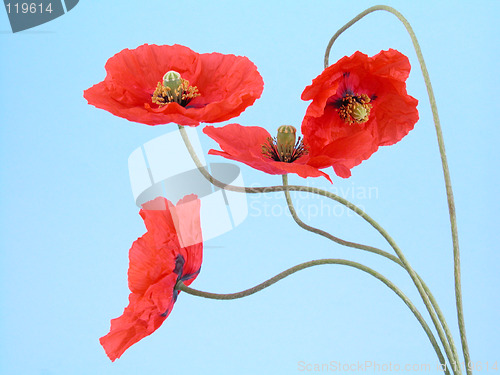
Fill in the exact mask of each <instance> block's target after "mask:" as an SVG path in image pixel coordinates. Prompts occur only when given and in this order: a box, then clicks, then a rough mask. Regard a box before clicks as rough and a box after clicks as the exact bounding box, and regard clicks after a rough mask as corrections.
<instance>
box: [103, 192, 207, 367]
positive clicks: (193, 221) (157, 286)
mask: <svg viewBox="0 0 500 375" xmlns="http://www.w3.org/2000/svg"><path fill="white" fill-rule="evenodd" d="M139 213H140V215H141V216H142V218H143V219H144V223H145V225H146V229H147V232H146V233H145V234H144V235H143V236H142V237H140V238H138V239H137V240H136V241H135V242H134V243H133V244H132V247H131V248H130V252H129V261H130V263H129V269H128V285H129V289H130V291H131V293H130V296H129V305H128V306H127V307H126V308H125V310H124V312H123V315H122V316H120V317H118V318H116V319H113V320H111V329H110V332H109V333H108V334H107V335H106V336H104V337H101V339H100V340H99V341H100V342H101V345H102V346H103V347H104V350H105V351H106V354H107V355H108V357H109V358H110V359H111V360H112V361H114V360H115V359H117V358H119V357H120V356H121V355H122V354H123V352H124V351H125V350H126V349H127V348H129V347H130V346H131V345H133V344H135V343H136V342H138V341H139V340H141V339H142V338H144V337H146V336H148V335H150V334H151V333H153V332H154V331H155V330H156V329H158V327H160V325H161V324H162V323H163V321H164V320H165V319H167V317H168V315H169V314H170V312H171V311H172V307H173V306H174V303H175V301H176V299H177V295H178V293H179V291H178V290H174V286H175V284H176V283H177V281H179V280H182V281H183V282H184V283H185V284H186V285H189V284H191V283H192V282H193V280H194V279H195V278H196V276H198V273H199V272H200V267H201V260H202V252H203V244H202V238H201V227H200V201H199V199H197V198H196V196H195V195H188V196H186V197H184V198H183V199H181V200H180V201H179V202H178V203H177V205H176V206H174V205H173V204H172V203H171V202H169V201H168V200H166V199H165V198H161V197H159V198H156V199H154V200H152V201H150V202H148V203H146V204H145V205H143V209H141V211H140V212H139Z"/></svg>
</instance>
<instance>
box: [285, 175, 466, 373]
mask: <svg viewBox="0 0 500 375" xmlns="http://www.w3.org/2000/svg"><path fill="white" fill-rule="evenodd" d="M283 186H284V187H289V185H288V175H283ZM329 194H331V196H330V198H331V199H333V200H335V201H340V200H344V199H343V198H340V197H338V196H335V194H333V193H328V192H324V191H323V194H320V195H323V196H325V197H328V195H329ZM285 198H286V202H287V205H288V209H289V211H290V214H291V215H292V217H293V219H294V220H295V222H296V223H297V224H298V225H299V226H300V227H301V228H303V229H305V230H307V231H310V232H313V233H316V234H319V235H320V236H323V237H325V238H328V239H330V240H332V241H334V242H337V243H340V244H343V243H342V242H347V241H344V240H340V241H342V242H340V241H339V239H338V238H337V237H335V236H332V235H331V234H330V233H328V232H326V231H323V230H321V229H318V228H314V227H312V226H310V225H307V224H306V223H304V222H303V221H302V220H300V218H299V216H298V215H297V212H296V211H295V207H294V205H293V202H292V198H291V196H290V192H289V191H288V189H287V190H285ZM346 203H349V205H347V204H346V206H347V207H348V208H350V209H351V210H353V211H354V212H356V213H357V214H358V215H360V216H361V217H362V218H364V219H365V220H366V217H365V215H366V216H367V217H369V216H368V215H367V214H366V213H364V212H363V211H362V210H361V209H360V208H358V207H357V206H355V205H354V204H352V203H350V202H348V201H346ZM367 221H368V220H367ZM375 229H377V228H376V227H375ZM377 231H379V230H378V229H377ZM379 233H381V232H380V231H379ZM345 245H346V246H350V245H347V244H345ZM361 246H364V245H361ZM391 246H392V245H391ZM351 247H355V246H351ZM358 248H361V249H363V248H362V247H358ZM363 250H368V251H371V252H374V253H376V254H379V255H382V256H384V257H386V258H388V259H390V260H392V261H393V262H395V263H396V264H398V265H399V266H401V267H403V268H404V269H405V270H406V271H407V272H409V271H408V270H407V269H406V267H405V265H404V263H403V262H402V261H401V260H400V259H399V258H397V257H395V256H394V255H392V254H390V253H387V252H385V251H383V250H380V249H376V250H378V251H373V250H371V249H363ZM415 276H416V277H417V279H418V280H419V282H420V283H421V285H422V288H423V290H424V292H425V294H426V295H427V296H428V298H429V301H430V303H431V305H432V308H433V309H434V311H435V312H436V315H437V317H438V319H439V322H440V323H441V326H442V327H443V329H444V332H445V335H446V338H447V341H446V340H444V341H443V337H442V336H441V335H440V339H441V342H442V344H443V347H444V349H445V352H446V353H447V355H448V358H449V353H450V350H451V353H452V355H453V356H454V357H453V358H449V360H450V364H451V365H452V367H454V366H453V363H454V362H456V361H458V355H457V352H456V348H455V343H454V341H453V337H452V335H451V332H450V330H449V327H448V324H447V323H446V319H445V317H444V314H443V312H442V311H441V309H440V308H439V305H438V303H437V301H436V299H435V298H434V295H433V294H432V293H431V291H430V289H429V287H428V286H427V284H426V283H425V282H424V281H423V279H422V278H421V277H420V276H419V275H418V274H417V273H416V272H415ZM424 302H425V301H424ZM436 329H438V327H437V326H436ZM438 334H439V330H438ZM454 372H455V370H454Z"/></svg>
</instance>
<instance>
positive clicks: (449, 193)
mask: <svg viewBox="0 0 500 375" xmlns="http://www.w3.org/2000/svg"><path fill="white" fill-rule="evenodd" d="M377 10H383V11H386V12H389V13H391V14H393V15H395V16H396V17H397V18H398V19H399V20H400V21H401V22H402V23H403V25H404V26H405V28H406V30H407V31H408V34H409V35H410V38H411V41H412V43H413V47H414V49H415V53H416V54H417V58H418V62H419V63H420V69H421V70H422V75H423V77H424V81H425V86H426V87H427V94H428V96H429V103H430V106H431V110H432V117H433V119H434V126H435V128H436V136H437V141H438V146H439V153H440V155H441V164H442V168H443V175H444V181H445V186H446V198H447V201H448V211H449V216H450V226H451V237H452V242H453V262H454V275H455V300H456V306H457V319H458V327H459V329H460V340H461V342H462V351H463V354H464V359H465V369H466V371H467V374H468V375H471V374H472V370H471V366H470V364H471V360H470V354H469V346H468V344H467V336H466V332H465V320H464V313H463V303H462V287H461V278H460V249H459V244H458V228H457V219H456V212H455V200H454V199H453V189H452V186H451V177H450V170H449V168H448V161H447V157H446V150H445V147H444V138H443V132H442V130H441V123H440V121H439V115H438V110H437V105H436V99H435V97H434V91H433V90H432V85H431V80H430V77H429V73H428V71H427V66H426V65H425V60H424V57H423V54H422V51H421V49H420V45H419V43H418V40H417V37H416V36H415V33H414V32H413V29H412V27H411V25H410V23H409V22H408V21H407V20H406V18H404V17H403V15H402V14H401V13H399V12H398V11H397V10H396V9H394V8H391V7H389V6H386V5H376V6H373V7H371V8H368V9H366V10H365V11H363V12H361V13H360V14H358V15H357V16H356V17H354V18H353V19H352V20H351V21H349V22H348V23H346V24H345V25H344V26H342V27H341V28H340V29H339V30H338V31H337V32H336V33H335V35H334V36H333V37H332V38H331V39H330V41H329V42H328V46H327V47H326V51H325V60H324V63H325V68H326V67H328V65H329V63H328V58H329V55H330V50H331V48H332V46H333V43H334V42H335V40H336V39H337V38H338V37H339V36H340V35H341V34H342V33H343V32H344V31H345V30H347V29H348V28H349V27H351V26H352V25H354V24H355V23H356V22H358V21H359V20H360V19H362V18H363V17H365V16H366V15H368V14H370V13H372V12H375V11H377ZM457 360H458V358H457ZM458 362H459V361H458Z"/></svg>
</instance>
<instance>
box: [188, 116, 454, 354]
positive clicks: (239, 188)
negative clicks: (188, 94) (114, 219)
mask: <svg viewBox="0 0 500 375" xmlns="http://www.w3.org/2000/svg"><path fill="white" fill-rule="evenodd" d="M179 131H180V134H181V136H182V139H183V141H184V143H185V145H186V148H187V149H188V151H189V153H190V155H191V157H192V159H193V161H194V162H195V164H196V166H197V167H198V170H199V171H200V173H202V175H203V176H204V177H205V178H206V179H207V180H208V181H210V182H211V183H212V184H213V185H215V186H218V187H220V188H223V189H226V190H230V191H236V192H241V193H267V192H277V191H286V190H288V191H307V192H310V193H313V194H318V195H321V196H324V197H327V198H329V199H333V200H335V201H337V202H339V203H341V204H343V205H344V206H346V207H348V208H349V209H350V210H352V211H353V212H355V213H357V214H358V215H360V216H361V217H362V218H363V219H365V220H366V221H367V222H368V223H369V224H370V225H372V226H373V227H374V228H375V229H376V230H378V231H379V232H380V233H381V234H382V235H384V233H383V232H385V231H383V232H381V231H380V229H381V227H380V226H379V225H378V224H377V223H376V222H375V221H374V220H373V219H372V218H371V217H370V216H368V215H367V214H366V213H365V212H364V211H363V210H361V209H360V208H358V207H357V206H355V205H354V204H352V203H351V202H349V201H348V200H346V199H344V198H342V197H340V196H338V195H335V194H333V193H330V192H328V191H325V190H322V189H318V188H314V187H307V186H296V185H287V186H286V187H285V186H269V187H254V188H248V187H242V186H234V185H229V184H226V183H224V182H222V181H219V180H217V179H215V178H214V177H213V176H212V175H210V173H209V172H208V171H207V170H206V169H205V167H204V166H203V164H202V163H201V162H200V160H199V158H198V156H197V155H196V152H195V151H194V149H193V147H192V144H191V142H190V140H189V137H188V135H187V133H186V131H185V129H184V127H183V126H181V125H179ZM374 224H376V225H374ZM382 230H383V229H382ZM323 233H324V234H325V235H326V237H327V238H329V239H331V240H333V241H335V242H337V243H339V244H342V245H344V246H350V247H355V248H358V249H362V250H366V251H370V252H373V253H376V254H379V255H382V256H385V257H387V258H389V259H391V260H393V261H395V262H396V263H398V264H401V265H402V266H403V267H404V268H405V269H407V266H405V265H404V263H403V262H401V261H400V260H399V259H398V258H396V257H395V256H393V255H392V254H389V253H387V252H385V251H383V250H380V249H377V248H374V247H371V246H366V245H362V244H357V243H354V242H349V241H344V240H341V239H339V238H337V237H334V236H332V235H330V234H328V233H326V232H323ZM389 243H390V242H389ZM391 246H392V245H391ZM408 272H409V271H408ZM410 276H411V274H410ZM412 280H413V281H414V283H415V285H416V286H417V289H418V290H419V293H421V295H422V293H424V292H425V293H427V291H428V292H429V293H428V294H429V295H430V297H429V300H426V299H425V298H424V297H422V299H423V300H424V303H426V301H427V303H426V307H427V308H428V310H429V314H430V315H431V318H434V319H433V323H434V324H435V326H436V329H437V331H438V335H439V337H440V340H441V342H442V343H443V347H444V349H445V351H446V354H447V356H448V358H451V357H450V346H449V345H448V342H446V340H444V338H443V334H442V329H441V327H440V326H439V325H438V324H437V322H436V319H435V314H433V311H432V310H430V308H429V303H428V302H429V301H430V299H431V298H432V300H433V304H434V305H435V306H437V303H436V301H435V299H434V298H433V297H432V293H430V291H429V289H428V288H427V287H425V288H424V287H423V285H418V284H417V283H416V282H415V279H414V278H412ZM426 290H427V291H426ZM436 310H437V311H436V313H437V314H438V315H439V320H440V321H443V322H444V324H443V326H444V327H445V331H446V332H447V335H448V339H449V340H451V344H452V346H454V344H453V339H452V338H451V334H449V330H448V329H447V324H446V322H445V320H444V316H443V314H442V313H441V310H440V309H439V307H438V308H437V309H436ZM457 360H458V358H457V359H456V361H457ZM450 362H452V360H451V359H450ZM453 362H455V361H453Z"/></svg>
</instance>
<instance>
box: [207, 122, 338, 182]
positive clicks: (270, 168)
mask: <svg viewBox="0 0 500 375" xmlns="http://www.w3.org/2000/svg"><path fill="white" fill-rule="evenodd" d="M203 132H204V133H205V134H206V135H208V136H209V137H210V138H212V139H213V140H215V141H216V142H217V143H218V144H219V146H220V147H221V148H222V151H218V150H210V151H208V153H209V154H211V155H220V156H223V157H225V158H226V159H231V160H237V161H240V162H242V163H245V164H247V165H249V166H250V167H253V168H255V169H258V170H260V171H263V172H266V173H269V174H281V175H283V174H287V173H296V174H298V175H299V176H300V177H304V178H306V177H319V176H323V177H326V178H327V179H328V180H329V181H330V182H331V180H330V177H329V176H328V175H327V174H326V173H323V172H321V171H320V170H318V168H315V167H313V166H311V165H309V164H308V149H307V147H306V146H304V144H303V143H302V141H301V140H300V139H299V140H298V141H296V140H295V128H294V127H292V126H287V125H284V126H281V127H280V128H279V129H278V137H277V138H272V137H271V135H270V134H269V132H268V131H267V130H266V129H264V128H261V127H259V126H242V125H239V124H229V125H226V126H223V127H220V128H215V127H213V126H206V127H204V128H203Z"/></svg>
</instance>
